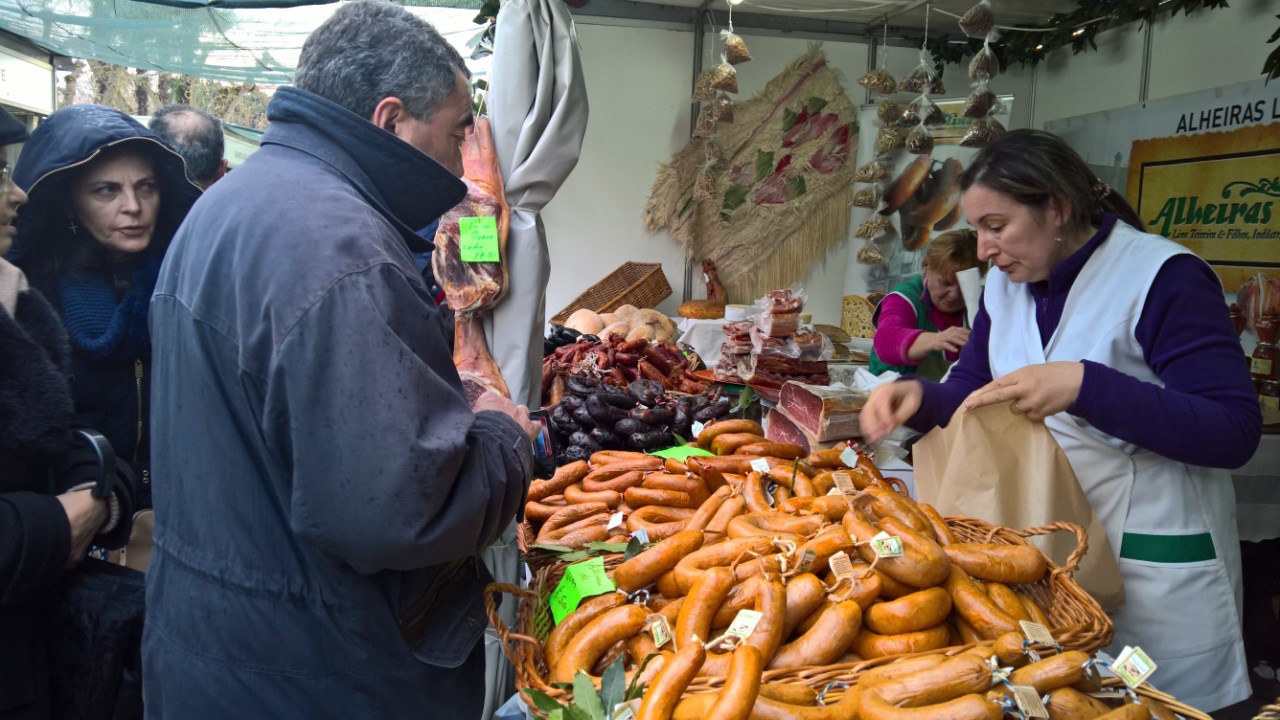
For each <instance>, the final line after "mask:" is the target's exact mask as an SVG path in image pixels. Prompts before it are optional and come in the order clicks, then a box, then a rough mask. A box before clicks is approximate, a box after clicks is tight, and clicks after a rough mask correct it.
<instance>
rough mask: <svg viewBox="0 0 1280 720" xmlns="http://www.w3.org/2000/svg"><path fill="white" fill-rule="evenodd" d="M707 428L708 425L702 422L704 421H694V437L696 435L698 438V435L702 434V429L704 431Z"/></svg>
mask: <svg viewBox="0 0 1280 720" xmlns="http://www.w3.org/2000/svg"><path fill="white" fill-rule="evenodd" d="M706 429H707V426H706V425H704V424H702V423H700V422H697V421H694V423H693V437H694V438H695V439H697V437H698V436H699V435H701V434H702V431H703V430H706Z"/></svg>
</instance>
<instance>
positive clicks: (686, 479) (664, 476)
mask: <svg viewBox="0 0 1280 720" xmlns="http://www.w3.org/2000/svg"><path fill="white" fill-rule="evenodd" d="M642 487H646V488H649V489H650V490H674V491H676V492H682V493H686V494H688V495H689V498H690V499H691V500H692V501H693V503H694V505H691V506H690V507H694V508H697V507H700V506H701V505H702V503H704V502H706V501H707V498H709V497H711V493H710V492H709V491H708V490H707V484H706V483H704V482H703V481H702V478H700V477H698V476H697V475H672V474H670V473H649V475H648V476H647V477H645V479H644V484H643V485H642Z"/></svg>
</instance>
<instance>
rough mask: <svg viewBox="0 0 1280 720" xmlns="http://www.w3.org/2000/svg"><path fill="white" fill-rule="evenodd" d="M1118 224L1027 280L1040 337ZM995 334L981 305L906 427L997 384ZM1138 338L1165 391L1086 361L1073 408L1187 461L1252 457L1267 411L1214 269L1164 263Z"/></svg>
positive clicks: (936, 420)
mask: <svg viewBox="0 0 1280 720" xmlns="http://www.w3.org/2000/svg"><path fill="white" fill-rule="evenodd" d="M1115 222H1116V219H1115V217H1113V216H1110V215H1108V216H1107V217H1106V219H1105V220H1104V221H1103V223H1102V227H1101V228H1100V229H1099V230H1098V233H1097V234H1096V235H1094V236H1093V238H1091V239H1090V240H1089V242H1088V243H1087V244H1086V245H1085V246H1084V247H1082V248H1081V249H1080V250H1078V251H1076V252H1075V253H1074V254H1073V255H1071V257H1069V258H1067V259H1066V260H1065V261H1063V262H1062V263H1061V264H1060V265H1058V267H1056V268H1054V269H1053V272H1052V273H1051V274H1050V276H1049V279H1048V280H1044V281H1040V282H1033V283H1029V284H1028V289H1029V290H1030V292H1031V294H1032V296H1033V297H1034V298H1035V301H1036V323H1037V324H1038V325H1039V328H1040V342H1041V343H1042V344H1044V343H1047V342H1048V341H1049V339H1050V338H1051V337H1053V332H1054V330H1056V329H1057V327H1058V323H1059V322H1061V320H1062V310H1063V306H1064V305H1065V304H1066V301H1067V294H1068V292H1069V291H1070V290H1071V286H1072V284H1073V283H1074V282H1075V279H1076V277H1077V276H1078V275H1079V274H1080V270H1081V269H1082V268H1083V267H1084V265H1085V263H1086V262H1087V261H1088V260H1089V258H1090V257H1091V256H1092V255H1093V253H1094V251H1096V250H1097V249H1098V246H1099V245H1101V244H1102V243H1103V242H1104V241H1106V239H1107V237H1108V236H1109V235H1110V234H1111V229H1112V228H1113V227H1114V226H1115ZM990 335H991V316H990V315H988V314H987V308H986V305H985V303H980V304H979V309H978V316H977V319H976V321H975V322H974V324H973V331H972V334H971V335H970V336H969V342H968V344H967V345H965V347H964V351H963V352H961V353H960V361H959V362H957V363H956V364H955V365H953V366H952V368H951V374H950V375H949V376H948V378H947V381H946V382H944V383H936V382H932V381H929V380H921V381H920V382H921V383H923V384H924V390H925V392H924V401H923V403H922V405H921V407H920V411H919V412H917V413H916V415H915V417H913V418H912V419H911V420H910V421H909V422H908V423H907V424H908V425H909V426H910V427H912V428H913V429H915V430H918V431H920V432H927V431H928V430H930V429H932V428H934V427H939V426H945V425H946V424H947V422H948V421H949V420H950V419H951V416H952V414H953V413H955V411H956V409H957V408H958V407H960V403H962V402H964V399H965V398H966V397H967V396H968V395H969V393H971V392H973V391H974V390H977V389H978V388H980V387H982V386H984V385H986V384H987V383H989V382H991V363H990V360H989V358H988V355H987V343H988V342H989V341H990ZM1135 335H1136V338H1137V340H1138V344H1139V345H1141V346H1142V354H1143V357H1144V358H1146V361H1147V364H1148V365H1149V366H1150V367H1151V369H1152V370H1154V371H1155V373H1156V375H1158V376H1159V377H1160V379H1161V380H1163V381H1164V384H1165V386H1164V388H1160V387H1158V386H1156V385H1154V384H1152V383H1148V382H1144V381H1141V380H1138V379H1137V378H1135V377H1132V376H1130V375H1126V374H1124V373H1122V372H1120V371H1118V370H1113V369H1112V368H1109V367H1107V366H1105V365H1101V364H1099V363H1095V362H1092V361H1089V360H1084V361H1082V362H1083V363H1084V379H1083V381H1082V382H1081V385H1080V396H1079V397H1078V398H1076V402H1075V404H1074V405H1072V406H1071V407H1070V408H1068V409H1067V412H1068V413H1070V414H1071V415H1075V416H1076V417H1080V418H1083V419H1084V420H1086V421H1088V422H1089V424H1091V425H1093V426H1094V427H1096V428H1098V429H1099V430H1101V431H1103V432H1105V433H1107V434H1109V435H1113V436H1115V437H1117V438H1120V439H1121V440H1125V441H1127V442H1130V443H1133V444H1134V445H1137V446H1139V447H1142V448H1145V449H1147V450H1150V451H1152V452H1155V453H1158V454H1160V455H1163V456H1165V457H1167V458H1170V459H1172V460H1177V461H1179V462H1183V463H1187V464H1189V465H1202V466H1206V467H1218V468H1235V467H1239V466H1241V465H1243V464H1245V463H1246V462H1248V461H1249V458H1250V457H1252V456H1253V453H1254V451H1255V450H1257V447H1258V442H1259V440H1260V439H1261V437H1262V413H1261V410H1260V408H1259V406H1258V396H1257V394H1256V393H1255V391H1254V388H1253V382H1252V381H1251V379H1250V377H1249V371H1248V364H1247V361H1246V359H1245V357H1244V350H1243V349H1242V348H1241V346H1240V341H1239V339H1238V338H1237V337H1236V335H1235V331H1234V328H1233V327H1232V325H1231V318H1230V317H1229V316H1228V314H1227V306H1226V303H1225V302H1223V298H1222V286H1221V284H1220V283H1219V281H1218V278H1217V276H1216V275H1214V273H1213V271H1212V270H1210V269H1209V266H1208V265H1206V264H1205V263H1204V262H1203V261H1201V260H1200V259H1198V258H1196V257H1195V256H1192V255H1178V256H1175V257H1173V258H1171V259H1170V260H1168V261H1167V262H1165V264H1164V266H1163V267H1162V268H1161V269H1160V272H1159V273H1158V274H1157V275H1156V279H1155V281H1154V282H1153V283H1152V286H1151V290H1150V292H1149V293H1148V295H1147V301H1146V304H1145V305H1144V306H1143V309H1142V316H1141V317H1140V318H1139V320H1138V327H1137V331H1136V333H1135ZM996 342H1000V340H998V339H997V340H996Z"/></svg>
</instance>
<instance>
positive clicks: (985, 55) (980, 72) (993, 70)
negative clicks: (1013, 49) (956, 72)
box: [969, 43, 1000, 81]
mask: <svg viewBox="0 0 1280 720" xmlns="http://www.w3.org/2000/svg"><path fill="white" fill-rule="evenodd" d="M999 74H1000V59H999V58H997V57H996V54H995V52H994V51H993V50H992V49H991V44H990V43H983V45H982V49H981V50H979V51H978V52H977V54H976V55H974V56H973V59H972V60H970V61H969V79H970V80H978V81H982V80H990V79H991V78H993V77H995V76H997V75H999Z"/></svg>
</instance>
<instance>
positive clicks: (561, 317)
mask: <svg viewBox="0 0 1280 720" xmlns="http://www.w3.org/2000/svg"><path fill="white" fill-rule="evenodd" d="M671 292H672V290H671V283H670V281H668V280H667V275H666V273H664V272H663V271H662V263H647V262H640V261H636V260H629V261H627V262H624V263H622V264H621V265H619V266H618V267H616V268H614V269H613V270H612V271H611V272H609V274H608V275H605V276H604V277H603V278H601V279H600V280H599V281H597V282H596V283H595V284H593V285H591V287H588V288H587V289H586V290H584V291H582V292H581V293H580V294H579V295H578V296H577V297H575V298H574V299H573V300H572V301H571V302H570V303H569V304H568V305H566V306H565V307H564V308H563V309H561V310H560V312H558V313H556V314H555V315H552V316H551V319H550V322H553V323H563V322H564V321H565V320H568V319H569V316H570V315H572V314H573V313H575V312H577V311H578V310H582V309H584V308H586V309H588V310H591V311H592V312H597V313H604V312H610V311H612V310H616V309H617V308H619V307H621V306H622V305H627V304H630V305H635V306H636V307H639V308H651V307H654V306H656V305H657V304H658V303H660V302H662V301H663V300H665V299H667V298H668V297H670V296H671Z"/></svg>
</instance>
